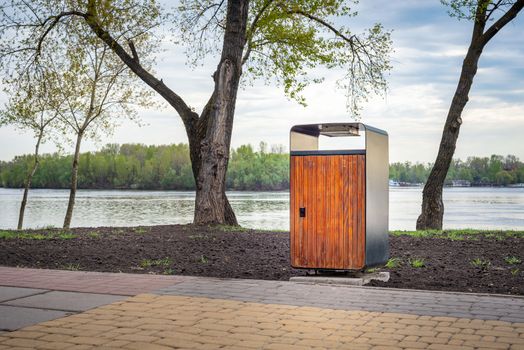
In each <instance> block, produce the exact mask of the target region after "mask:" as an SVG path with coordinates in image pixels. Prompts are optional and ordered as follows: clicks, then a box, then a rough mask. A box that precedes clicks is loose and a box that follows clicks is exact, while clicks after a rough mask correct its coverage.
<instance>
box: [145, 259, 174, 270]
mask: <svg viewBox="0 0 524 350" xmlns="http://www.w3.org/2000/svg"><path fill="white" fill-rule="evenodd" d="M172 263H173V261H172V260H171V258H169V257H165V258H163V259H144V260H142V261H140V267H142V268H147V267H155V266H159V267H164V268H167V267H169V266H170V265H171V264H172Z"/></svg>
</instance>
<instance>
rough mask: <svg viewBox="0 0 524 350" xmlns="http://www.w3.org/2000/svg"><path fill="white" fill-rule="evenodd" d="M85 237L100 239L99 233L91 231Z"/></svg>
mask: <svg viewBox="0 0 524 350" xmlns="http://www.w3.org/2000/svg"><path fill="white" fill-rule="evenodd" d="M87 235H88V236H89V237H91V238H99V237H100V233H98V232H97V231H91V232H89V233H88V234H87Z"/></svg>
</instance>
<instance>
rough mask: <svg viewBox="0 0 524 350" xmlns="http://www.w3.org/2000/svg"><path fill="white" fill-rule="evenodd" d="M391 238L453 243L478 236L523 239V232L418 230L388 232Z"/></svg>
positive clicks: (468, 229) (469, 229)
mask: <svg viewBox="0 0 524 350" xmlns="http://www.w3.org/2000/svg"><path fill="white" fill-rule="evenodd" d="M389 234H390V235H392V236H410V237H417V238H446V239H451V240H454V241H459V240H475V239H478V237H480V236H484V237H488V238H495V239H501V240H503V239H506V238H524V231H514V230H478V229H472V228H467V229H456V230H420V231H400V230H396V231H390V232H389Z"/></svg>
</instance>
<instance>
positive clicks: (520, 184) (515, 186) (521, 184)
mask: <svg viewBox="0 0 524 350" xmlns="http://www.w3.org/2000/svg"><path fill="white" fill-rule="evenodd" d="M390 182H391V180H390ZM390 186H391V184H390ZM508 187H511V188H524V183H519V184H510V185H508Z"/></svg>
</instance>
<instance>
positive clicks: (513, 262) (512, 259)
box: [504, 256, 522, 265]
mask: <svg viewBox="0 0 524 350" xmlns="http://www.w3.org/2000/svg"><path fill="white" fill-rule="evenodd" d="M504 261H505V262H506V263H507V264H509V265H517V264H520V263H521V262H522V260H520V259H519V258H517V257H516V256H507V257H505V258H504Z"/></svg>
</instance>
